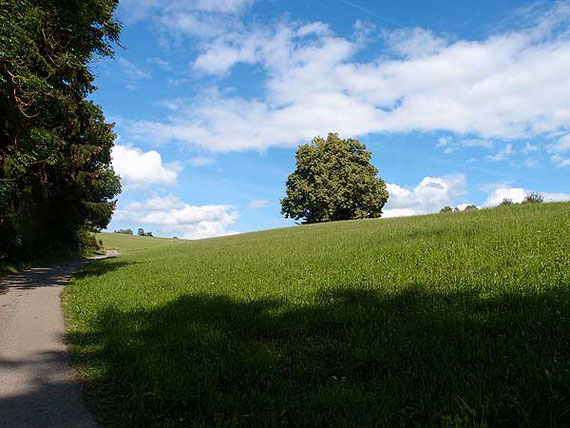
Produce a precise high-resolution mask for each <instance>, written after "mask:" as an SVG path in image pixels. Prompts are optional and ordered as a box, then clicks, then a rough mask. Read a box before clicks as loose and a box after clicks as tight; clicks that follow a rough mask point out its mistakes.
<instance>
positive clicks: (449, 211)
mask: <svg viewBox="0 0 570 428" xmlns="http://www.w3.org/2000/svg"><path fill="white" fill-rule="evenodd" d="M439 212H440V213H452V212H453V208H451V207H450V206H449V205H446V206H444V207H443V208H442V209H441V210H439Z"/></svg>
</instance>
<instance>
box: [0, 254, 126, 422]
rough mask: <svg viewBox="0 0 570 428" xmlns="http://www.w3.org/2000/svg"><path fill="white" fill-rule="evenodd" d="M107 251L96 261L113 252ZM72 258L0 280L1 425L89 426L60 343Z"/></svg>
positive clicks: (76, 264) (75, 266)
mask: <svg viewBox="0 0 570 428" xmlns="http://www.w3.org/2000/svg"><path fill="white" fill-rule="evenodd" d="M116 255H117V252H116V251H108V252H107V255H106V256H99V257H95V259H101V258H105V257H112V256H116ZM89 261H90V260H77V261H72V262H67V263H63V264H58V265H54V266H50V267H43V268H32V269H27V270H25V271H22V272H18V273H15V274H12V275H9V276H6V277H4V278H2V279H0V427H1V428H24V427H26V428H27V427H58V428H67V427H69V428H71V427H73V428H84V427H94V426H95V425H94V423H93V419H92V417H91V414H90V413H89V412H88V411H87V409H86V408H85V406H84V405H83V403H82V401H81V399H80V388H79V385H78V383H77V382H76V379H75V374H74V371H73V369H72V367H71V366H70V365H69V360H68V357H67V349H66V345H65V343H64V335H65V328H64V323H63V315H62V311H61V300H60V295H61V290H62V288H63V286H64V285H65V283H66V282H67V281H68V280H69V278H70V276H71V275H72V274H73V272H74V271H75V270H76V269H78V268H79V267H81V266H83V265H85V264H86V263H89Z"/></svg>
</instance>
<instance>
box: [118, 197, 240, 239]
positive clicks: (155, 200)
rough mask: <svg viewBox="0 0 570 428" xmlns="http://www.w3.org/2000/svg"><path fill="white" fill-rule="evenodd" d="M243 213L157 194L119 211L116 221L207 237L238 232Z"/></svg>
mask: <svg viewBox="0 0 570 428" xmlns="http://www.w3.org/2000/svg"><path fill="white" fill-rule="evenodd" d="M238 217H239V214H238V212H237V211H236V210H234V209H233V208H232V207H231V206H230V205H201V206H194V205H189V204H187V203H185V202H183V201H181V200H180V198H178V197H177V196H174V195H168V196H153V197H151V198H149V199H147V200H146V201H142V202H133V203H131V204H129V205H127V206H126V207H125V208H123V209H119V210H117V211H116V212H115V215H114V217H113V219H114V220H116V221H121V222H131V223H135V224H137V225H139V224H140V225H144V226H145V227H149V226H150V227H156V228H157V230H158V233H159V234H162V235H176V236H178V237H179V238H183V239H203V238H212V237H216V236H225V235H233V234H236V233H238V232H237V231H234V230H231V226H232V225H233V224H234V223H235V222H236V221H237V219H238Z"/></svg>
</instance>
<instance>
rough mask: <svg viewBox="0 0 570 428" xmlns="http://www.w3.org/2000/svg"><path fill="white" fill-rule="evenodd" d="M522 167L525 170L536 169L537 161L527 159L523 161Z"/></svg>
mask: <svg viewBox="0 0 570 428" xmlns="http://www.w3.org/2000/svg"><path fill="white" fill-rule="evenodd" d="M523 165H524V166H526V167H527V168H536V167H538V161H537V160H536V159H532V158H527V159H525V160H524V161H523Z"/></svg>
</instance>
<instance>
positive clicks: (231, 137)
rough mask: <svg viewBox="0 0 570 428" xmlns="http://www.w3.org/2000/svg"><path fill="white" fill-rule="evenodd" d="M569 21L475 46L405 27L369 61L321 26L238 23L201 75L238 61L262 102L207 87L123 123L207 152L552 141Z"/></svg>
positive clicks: (564, 85) (203, 59)
mask: <svg viewBox="0 0 570 428" xmlns="http://www.w3.org/2000/svg"><path fill="white" fill-rule="evenodd" d="M182 16H183V15H182V14H179V15H177V17H178V18H180V17H182ZM568 16H570V10H569V8H568V7H562V6H561V4H558V6H554V7H553V8H552V9H551V10H549V11H548V13H545V14H544V16H543V18H542V19H540V20H535V22H534V24H533V25H534V26H533V27H531V28H523V29H519V30H516V31H510V32H506V33H503V34H498V35H493V36H490V37H487V38H485V39H483V40H476V41H471V40H469V41H468V40H447V39H444V38H441V37H439V36H437V35H434V34H433V33H431V32H430V31H429V30H426V29H420V28H412V29H403V30H402V29H400V30H396V31H394V32H393V33H389V34H388V35H387V36H386V37H385V38H384V39H385V40H388V42H386V43H387V47H386V48H387V49H388V52H395V54H394V55H386V51H382V52H379V54H378V56H377V57H376V58H374V59H373V60H371V61H368V62H360V61H358V60H356V59H355V58H356V56H355V54H356V53H358V52H359V50H360V49H361V48H362V43H360V42H359V41H357V40H354V39H351V38H346V37H339V36H335V35H334V34H333V33H332V32H331V30H330V29H329V28H328V27H327V26H326V25H325V24H321V23H309V24H307V23H303V24H299V23H294V22H285V23H281V24H279V25H275V26H273V27H271V28H270V27H265V26H262V25H259V24H256V25H252V26H244V25H245V24H243V23H240V24H239V25H235V26H233V27H232V28H231V29H228V28H227V27H224V28H225V29H224V31H223V32H222V33H220V34H217V35H209V36H208V37H209V38H208V39H207V40H205V41H203V42H202V43H201V44H200V49H201V51H200V54H199V55H198V56H197V58H196V60H195V62H194V68H195V69H196V70H199V71H200V72H202V73H211V74H218V75H223V74H225V73H228V72H230V71H231V69H232V67H234V66H235V65H236V64H238V63H245V64H250V65H257V66H260V67H262V68H263V70H264V76H266V80H265V81H264V82H263V83H264V85H263V86H264V88H265V93H264V94H263V95H262V96H261V97H258V98H246V97H243V96H240V95H236V94H235V93H233V94H232V93H231V92H229V91H225V90H224V88H218V87H213V88H207V89H205V90H204V91H203V92H202V93H199V94H197V95H196V97H193V98H190V99H187V100H185V103H184V107H183V108H181V109H180V110H179V111H177V112H173V113H172V115H171V116H169V117H168V119H166V120H162V121H154V122H153V121H126V122H123V123H122V125H123V126H124V128H125V129H126V131H127V132H128V133H129V134H131V135H132V137H133V138H149V136H152V137H153V138H154V137H160V138H161V139H163V140H171V141H178V142H182V143H186V144H190V145H193V146H197V147H200V148H205V149H208V150H212V151H234V150H252V149H253V150H262V149H265V148H267V147H272V146H295V145H297V144H298V143H300V142H303V141H307V140H308V139H310V138H312V137H314V136H315V135H324V134H326V133H327V132H328V131H330V130H338V131H339V132H340V133H341V134H342V135H350V136H353V135H365V134H369V133H374V132H409V131H414V130H415V131H434V130H446V131H448V132H451V133H455V134H458V135H460V136H469V138H472V140H471V141H479V142H481V144H485V145H484V147H486V146H488V145H489V144H490V143H489V142H490V141H491V140H492V139H506V140H511V139H520V138H527V137H536V136H539V137H545V138H548V137H549V136H551V135H553V133H556V132H560V131H563V130H564V129H565V127H567V124H568V123H569V122H570V72H569V65H568V64H570V35H569V32H568V31H567V30H568V25H569V24H568V22H570V21H568V20H567V18H568ZM565 20H566V21H565ZM229 21H231V19H230V20H229ZM173 25H174V26H175V27H176V26H177V24H173ZM214 28H218V27H215V26H214ZM192 31H193V30H189V32H188V33H189V34H193V35H195V34H194V33H193V32H192ZM200 37H204V36H200ZM473 136H474V138H473ZM466 141H469V140H466ZM483 141H484V142H485V143H482V142H483ZM502 156H503V157H504V156H506V154H503V155H502Z"/></svg>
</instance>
